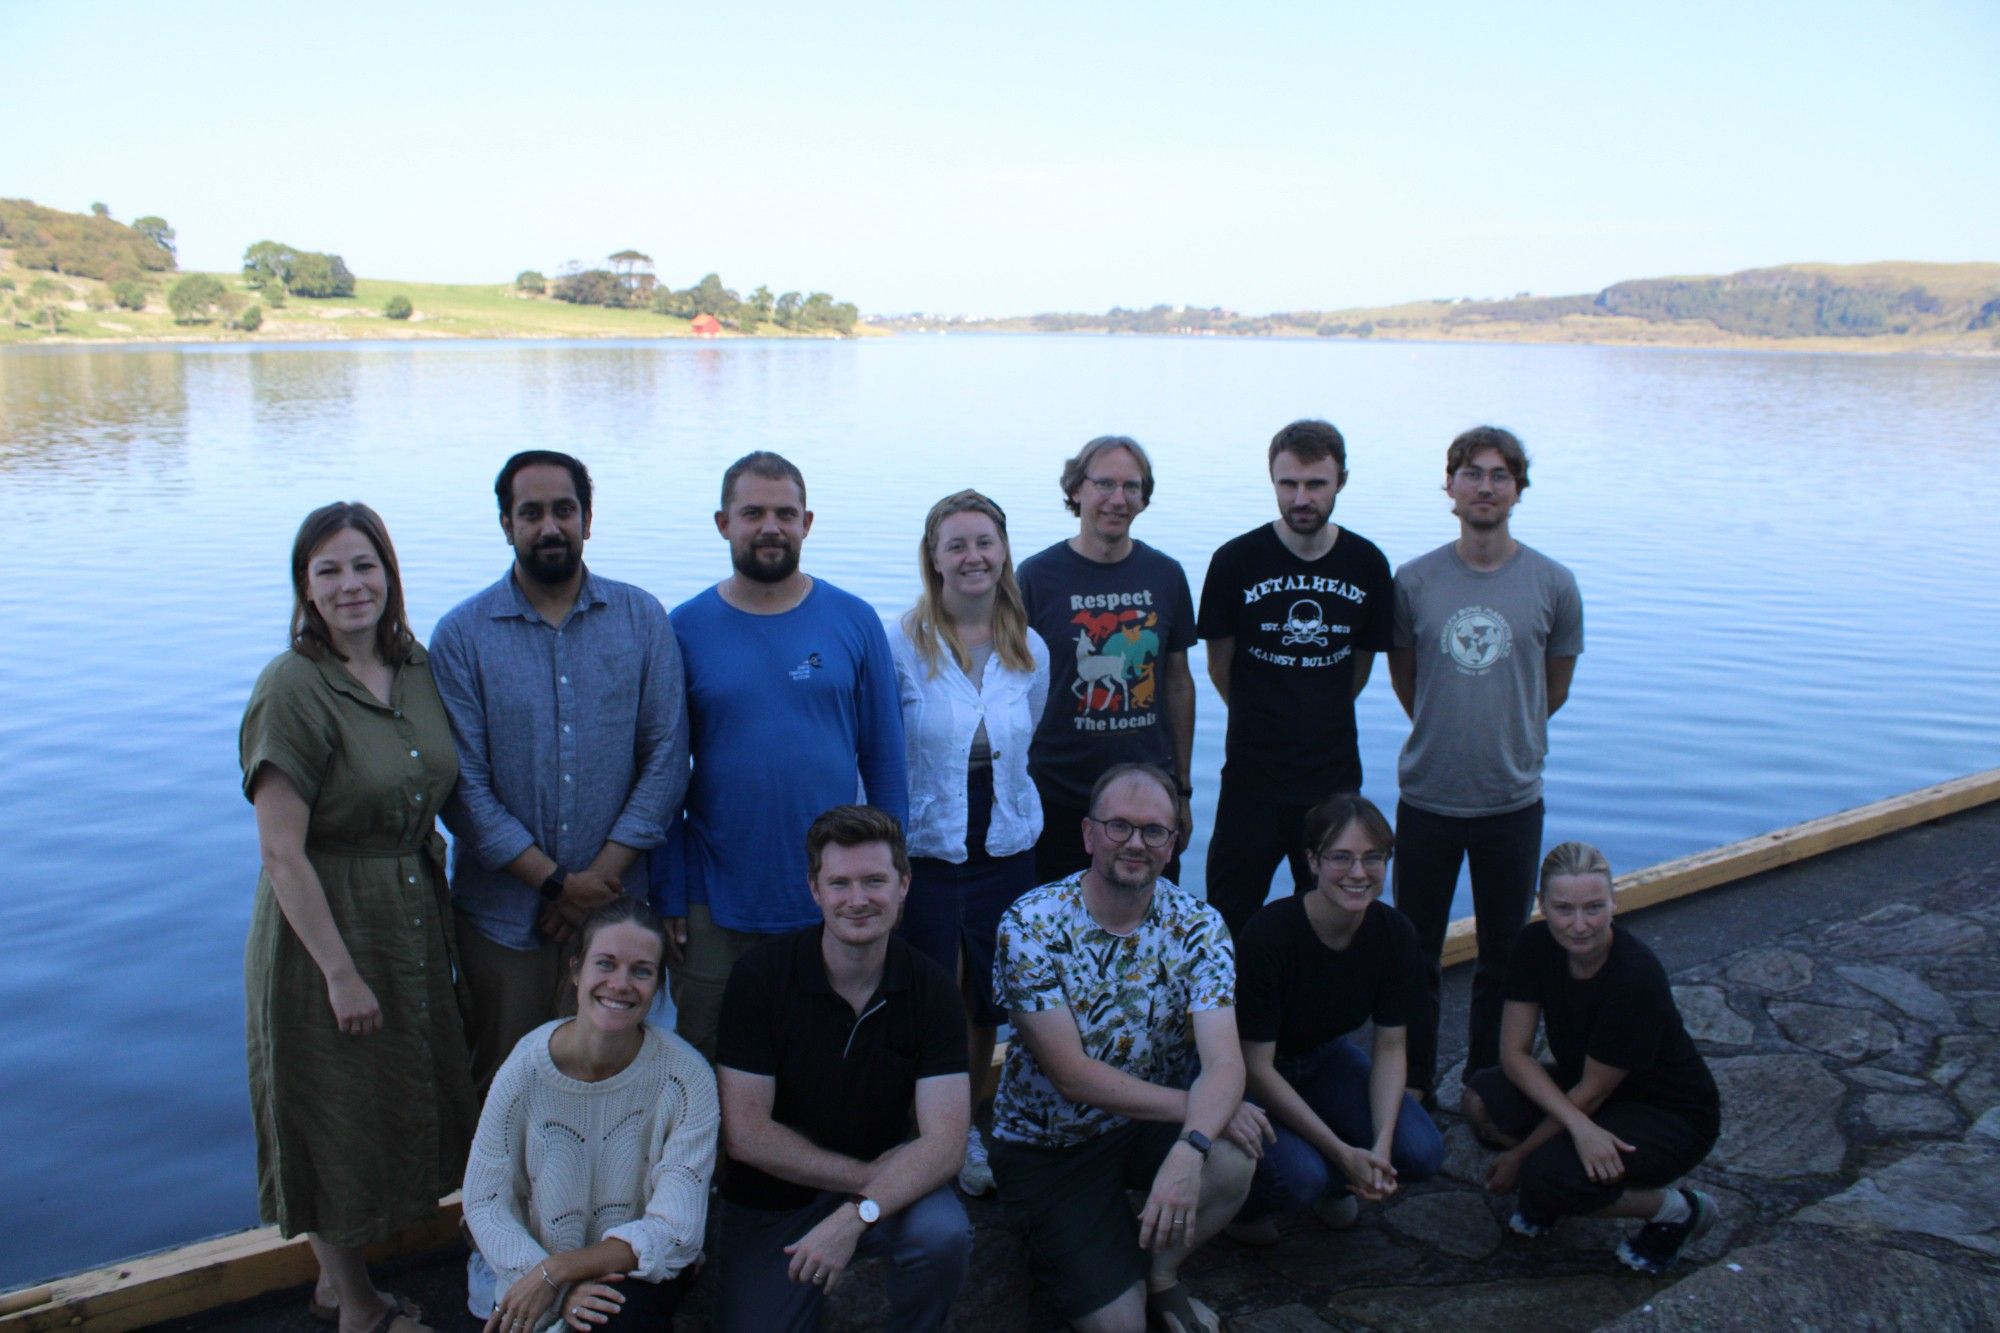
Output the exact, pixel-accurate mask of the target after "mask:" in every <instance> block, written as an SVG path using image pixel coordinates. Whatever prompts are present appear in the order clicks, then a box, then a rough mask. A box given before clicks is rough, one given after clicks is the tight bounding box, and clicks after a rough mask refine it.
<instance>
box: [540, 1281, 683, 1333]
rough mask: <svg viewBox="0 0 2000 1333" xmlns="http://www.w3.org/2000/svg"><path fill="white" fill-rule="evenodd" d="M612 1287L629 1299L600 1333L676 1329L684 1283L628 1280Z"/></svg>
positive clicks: (636, 1332)
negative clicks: (675, 1320) (676, 1314)
mask: <svg viewBox="0 0 2000 1333" xmlns="http://www.w3.org/2000/svg"><path fill="white" fill-rule="evenodd" d="M609 1285H610V1286H611V1287H612V1288H614V1289H615V1290H616V1291H617V1292H618V1294H619V1295H620V1296H623V1297H624V1298H625V1303H624V1304H623V1305H621V1306H619V1307H618V1313H617V1314H614V1315H612V1316H611V1317H610V1318H609V1319H607V1320H605V1321H604V1322H603V1323H601V1324H598V1325H596V1327H597V1328H598V1329H599V1330H600V1333H664V1330H667V1329H671V1328H672V1327H673V1326H674V1311H676V1310H678V1309H680V1305H681V1296H682V1291H681V1287H682V1283H681V1282H680V1281H679V1280H678V1279H675V1278H669V1279H668V1280H667V1281H665V1282H642V1281H640V1280H639V1279H637V1278H629V1277H628V1278H626V1279H625V1280H624V1281H623V1282H613V1283H611V1284H609ZM557 1327H558V1328H560V1327H562V1325H558V1326H557Z"/></svg>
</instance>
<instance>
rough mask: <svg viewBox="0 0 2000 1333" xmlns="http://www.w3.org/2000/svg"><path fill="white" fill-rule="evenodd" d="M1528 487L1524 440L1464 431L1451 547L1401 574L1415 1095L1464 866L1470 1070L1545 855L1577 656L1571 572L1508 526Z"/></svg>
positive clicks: (1487, 1052) (1402, 842)
mask: <svg viewBox="0 0 2000 1333" xmlns="http://www.w3.org/2000/svg"><path fill="white" fill-rule="evenodd" d="M1527 488H1528V456H1527V453H1526V451H1525V450H1523V449H1522V448H1521V442H1520V441H1519V440H1518V439H1516V438H1515V437H1514V436H1513V435H1512V434H1511V433H1510V432H1508V431H1504V430H1500V429H1499V428H1497V427H1493V426H1480V427H1477V428H1475V429H1473V430H1469V431H1466V432H1465V433H1464V434H1462V435H1460V436H1459V437H1458V438H1457V439H1455V440H1453V441H1452V442H1451V448H1450V449H1449V450H1448V451H1446V454H1445V482H1444V490H1445V494H1446V495H1449V496H1450V497H1451V503H1452V512H1453V513H1454V514H1456V515H1457V516H1458V540H1457V541H1455V542H1450V543H1448V544H1446V545H1444V546H1440V547H1438V548H1437V549H1436V550H1435V551H1432V552H1430V553H1429V554H1428V555H1422V556H1419V557H1417V558H1416V559H1415V560H1412V561H1410V562H1409V563H1408V564H1406V565H1404V566H1403V567H1402V568H1401V569H1399V570H1397V571H1396V626H1395V647H1394V648H1393V649H1392V650H1391V651H1390V653H1389V682H1390V684H1391V685H1392V686H1393V687H1394V688H1395V691H1396V698H1397V699H1398V700H1400V701H1401V702H1402V705H1403V711H1404V712H1406V713H1408V714H1409V715H1410V723H1411V726H1410V738H1409V740H1408V741H1407V742H1405V743H1404V745H1403V755H1402V760H1401V762H1400V763H1399V764H1398V767H1397V778H1398V781H1399V783H1400V785H1401V788H1402V791H1401V799H1400V800H1399V801H1398V803H1397V807H1396V862H1395V865H1396V870H1395V898H1396V906H1397V907H1398V908H1399V909H1401V911H1402V912H1403V914H1404V915H1406V916H1408V917H1409V918H1410V920H1411V922H1412V923H1414V924H1415V925H1416V928H1417V936H1418V939H1419V940H1420V941H1421V943H1422V945H1423V947H1424V952H1425V958H1426V961H1427V963H1428V967H1429V976H1428V978H1427V980H1428V981H1429V995H1430V1003H1429V1005H1428V1006H1427V1009H1428V1012H1427V1013H1422V1014H1419V1015H1418V1016H1417V1018H1416V1019H1415V1020H1414V1021H1413V1022H1412V1023H1411V1024H1410V1036H1409V1071H1410V1072H1409V1082H1410V1086H1411V1087H1412V1088H1413V1089H1415V1090H1416V1091H1417V1092H1418V1095H1419V1096H1422V1097H1425V1098H1426V1099H1428V1096H1429V1093H1430V1090H1431V1089H1433V1088H1434V1087H1435V1086H1436V1085H1437V1034H1438V994H1439V987H1440V981H1441V975H1440V971H1439V959H1440V956H1441V955H1442V953H1443V950H1444V937H1445V929H1446V927H1447V925H1448V924H1449V919H1450V915H1451V900H1452V894H1453V891H1454V890H1455V889H1456V888H1457V887H1458V868H1459V865H1460V863H1461V862H1463V861H1465V860H1468V859H1469V860H1470V861H1471V864H1472V910H1473V915H1474V918H1475V921H1476V924H1477V928H1478V936H1479V959H1478V962H1477V963H1476V965H1475V966H1474V970H1473V974H1472V1012H1471V1017H1470V1024H1469V1032H1468V1048H1467V1051H1466V1057H1465V1070H1466V1073H1467V1074H1468V1075H1470V1074H1471V1073H1472V1072H1473V1071H1474V1070H1477V1069H1484V1068H1487V1067H1489V1066H1492V1065H1495V1064H1497V1063H1499V1040H1500V1009H1501V998H1502V997H1501V984H1502V982H1503V980H1504V979H1505V977H1506V973H1507V955H1508V952H1509V951H1510V950H1511V949H1512V947H1513V944H1514V937H1515V936H1516V935H1518V934H1519V933H1520V930H1521V926H1522V925H1523V923H1525V922H1526V921H1527V919H1528V907H1529V904H1530V903H1531V902H1532V901H1533V898H1534V892H1535V867H1536V864H1537V862H1538V861H1539V860H1540V857H1541V851H1542V759H1543V756H1545V755H1546V754H1547V753H1548V748H1549V717H1550V715H1551V714H1553V713H1554V712H1555V711H1556V710H1557V709H1558V708H1561V707H1562V706H1563V701H1564V700H1566V699H1567V698H1568V697H1569V685H1570V679H1571V678H1572V677H1573V676H1574V675H1575V674H1576V659H1577V655H1578V654H1579V653H1581V652H1582V651H1583V599H1582V598H1581V597H1580V596H1579V595H1578V593H1577V589H1576V579H1575V578H1574V576H1572V575H1571V574H1570V572H1569V571H1568V570H1567V569H1565V568H1563V567H1562V566H1561V565H1559V564H1557V563H1556V562H1555V561H1553V560H1551V559H1549V558H1548V557H1547V556H1545V555H1543V554H1542V553H1541V552H1539V551H1535V550H1532V549H1530V548H1529V547H1526V546H1523V545H1522V544H1521V543H1519V542H1517V541H1515V540H1514V538H1513V537H1512V535H1510V533H1509V532H1508V528H1507V524H1508V518H1509V516H1510V515H1511V514H1512V512H1513V509H1514V506H1515V505H1516V504H1518V503H1520V499H1521V493H1522V492H1523V491H1525V490H1527Z"/></svg>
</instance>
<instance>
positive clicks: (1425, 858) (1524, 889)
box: [1394, 801, 1542, 1093]
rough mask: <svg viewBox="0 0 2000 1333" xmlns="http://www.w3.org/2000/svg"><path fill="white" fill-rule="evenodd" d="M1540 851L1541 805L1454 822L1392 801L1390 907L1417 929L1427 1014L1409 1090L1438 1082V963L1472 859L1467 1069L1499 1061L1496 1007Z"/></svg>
mask: <svg viewBox="0 0 2000 1333" xmlns="http://www.w3.org/2000/svg"><path fill="white" fill-rule="evenodd" d="M1541 856H1542V803H1541V802H1540V801H1536V802H1535V803H1534V804H1533V805H1531V806H1528V807H1527V808H1526V809H1523V810H1510V811H1509V812H1507V813H1506V814H1504V815H1478V816H1474V817H1472V818H1459V817H1457V816H1453V815H1434V814H1432V813H1431V812H1430V811H1428V810H1419V809H1417V807H1415V806H1413V805H1411V804H1409V803H1408V802H1407V801H1398V802H1397V803H1396V859H1395V862H1394V865H1395V872H1394V873H1395V881H1394V883H1395V898H1396V907H1397V908H1398V909H1399V910H1400V911H1401V912H1402V913H1403V915H1404V916H1406V917H1408V918H1410V923H1411V924H1412V925H1414V926H1415V927H1416V928H1417V944H1418V946H1419V947H1420V948H1421V949H1422V950H1423V953H1424V961H1425V975H1424V980H1425V982H1426V983H1427V985H1428V988H1429V989H1428V992H1427V995H1426V997H1425V998H1426V1001H1427V1003H1426V1004H1425V1005H1424V1006H1423V1012H1421V1013H1418V1014H1417V1015H1416V1016H1415V1017H1413V1018H1412V1019H1411V1020H1410V1086H1411V1087H1412V1088H1414V1089H1417V1090H1419V1091H1420V1092H1426V1093H1427V1092H1429V1091H1431V1090H1432V1089H1434V1088H1436V1087H1437V1046H1438V1022H1439V1017H1440V1015H1439V1009H1438V996H1439V992H1440V990H1441V989H1442V986H1443V983H1444V973H1443V969H1442V968H1441V967H1440V965H1439V959H1440V956H1441V955H1442V954H1443V952H1444V936H1445V928H1446V927H1447V926H1449V925H1450V924H1451V899H1452V894H1453V893H1454V892H1456V891H1457V889H1458V867H1459V863H1460V862H1461V861H1465V860H1470V861H1471V863H1472V913H1473V917H1474V920H1475V924H1476V927H1477V930H1478V935H1479V958H1478V961H1477V962H1476V963H1474V964H1473V969H1472V1012H1471V1015H1470V1018H1469V1020H1468V1023H1467V1030H1466V1052H1465V1071H1466V1073H1467V1074H1471V1073H1472V1072H1473V1071H1474V1070H1479V1069H1490V1068H1492V1067H1493V1066H1495V1065H1497V1064H1499V1063H1500V1009H1501V1002H1502V989H1501V988H1502V987H1503V986H1504V984H1505V983H1506V980H1507V955H1508V954H1509V953H1510V952H1512V950H1513V948H1514V937H1515V936H1517V935H1519V934H1520V933H1521V927H1522V926H1523V925H1525V924H1527V920H1528V909H1529V906H1530V905H1531V904H1532V903H1533V902H1534V900H1535V872H1536V870H1537V868H1538V866H1539V863H1540V861H1541Z"/></svg>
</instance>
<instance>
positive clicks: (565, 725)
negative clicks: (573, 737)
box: [410, 722, 569, 754]
mask: <svg viewBox="0 0 2000 1333" xmlns="http://www.w3.org/2000/svg"><path fill="white" fill-rule="evenodd" d="M563 735H565V736H567V735H569V723H567V722H565V723H563ZM410 753H412V754H415V753H416V751H414V750H412V751H411V752H410Z"/></svg>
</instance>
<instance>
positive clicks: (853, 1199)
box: [847, 1194, 882, 1227]
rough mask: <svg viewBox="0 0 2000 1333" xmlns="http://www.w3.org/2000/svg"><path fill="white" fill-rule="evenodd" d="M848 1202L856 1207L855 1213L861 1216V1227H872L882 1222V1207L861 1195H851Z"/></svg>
mask: <svg viewBox="0 0 2000 1333" xmlns="http://www.w3.org/2000/svg"><path fill="white" fill-rule="evenodd" d="M847 1201H848V1202H849V1203H851V1204H853V1205H854V1211H855V1212H856V1213H858V1214H860V1216H861V1225H863V1226H867V1227H872V1226H874V1225H875V1224H876V1223H877V1222H880V1221H881V1220H882V1205H881V1204H879V1203H877V1202H875V1201H874V1200H873V1199H870V1198H866V1197H864V1196H863V1195H859V1194H850V1195H848V1196H847Z"/></svg>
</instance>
